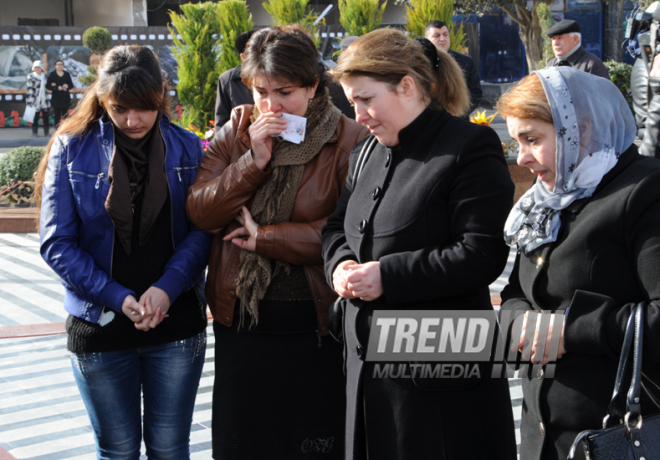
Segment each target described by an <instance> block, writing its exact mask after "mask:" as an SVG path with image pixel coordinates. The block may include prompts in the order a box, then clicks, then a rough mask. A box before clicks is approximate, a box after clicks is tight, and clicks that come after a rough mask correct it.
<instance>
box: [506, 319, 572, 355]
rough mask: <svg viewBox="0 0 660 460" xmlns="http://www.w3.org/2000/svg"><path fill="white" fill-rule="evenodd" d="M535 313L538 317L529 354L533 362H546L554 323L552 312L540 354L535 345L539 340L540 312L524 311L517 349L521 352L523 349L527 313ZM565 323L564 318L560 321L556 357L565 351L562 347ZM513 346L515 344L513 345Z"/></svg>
mask: <svg viewBox="0 0 660 460" xmlns="http://www.w3.org/2000/svg"><path fill="white" fill-rule="evenodd" d="M534 314H537V315H538V318H537V319H536V330H535V331H534V340H533V341H532V354H531V358H530V359H531V361H532V363H534V364H543V365H545V364H548V362H549V359H548V353H549V350H550V347H549V344H550V339H551V337H552V329H553V325H554V323H555V313H552V314H551V315H550V326H549V327H548V334H547V337H546V339H545V349H544V351H543V356H541V355H540V353H537V350H536V348H537V345H538V341H539V328H540V327H541V313H540V312H535V311H526V312H525V316H524V318H523V326H522V331H521V332H520V340H519V341H518V351H520V352H522V351H523V346H524V345H525V333H526V331H527V322H528V320H529V315H534ZM565 325H566V321H565V319H564V322H563V323H562V327H561V335H560V337H559V349H558V350H557V359H559V358H561V357H562V356H563V355H564V353H566V349H565V348H564V327H565ZM514 346H515V345H514Z"/></svg>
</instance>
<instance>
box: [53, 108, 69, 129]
mask: <svg viewBox="0 0 660 460" xmlns="http://www.w3.org/2000/svg"><path fill="white" fill-rule="evenodd" d="M68 110H69V109H68V107H53V118H54V119H55V120H54V121H53V123H54V124H55V126H56V127H57V126H58V125H59V124H60V123H61V121H62V120H64V119H65V118H66V117H67V113H68Z"/></svg>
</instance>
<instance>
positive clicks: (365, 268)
mask: <svg viewBox="0 0 660 460" xmlns="http://www.w3.org/2000/svg"><path fill="white" fill-rule="evenodd" d="M351 270H352V273H351V274H350V275H348V276H347V277H346V281H348V285H347V286H348V289H349V290H350V291H351V292H352V293H353V295H354V296H355V297H359V298H360V299H362V300H367V301H371V300H376V299H377V298H378V297H380V296H382V295H383V283H382V281H381V278H380V262H367V263H366V264H358V265H353V266H352V267H351Z"/></svg>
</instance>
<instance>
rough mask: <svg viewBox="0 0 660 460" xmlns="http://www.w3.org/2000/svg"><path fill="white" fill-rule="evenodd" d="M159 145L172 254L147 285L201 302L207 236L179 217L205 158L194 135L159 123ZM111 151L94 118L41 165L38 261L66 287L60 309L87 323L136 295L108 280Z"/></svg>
mask: <svg viewBox="0 0 660 460" xmlns="http://www.w3.org/2000/svg"><path fill="white" fill-rule="evenodd" d="M160 128H161V132H162V134H163V138H164V139H165V148H166V154H165V155H166V156H165V170H166V174H167V183H168V186H169V192H170V198H171V199H170V202H171V206H172V239H173V245H174V248H175V249H174V254H173V255H172V257H171V258H170V260H169V261H168V263H167V265H166V267H165V271H164V273H163V275H162V276H161V278H160V279H159V280H158V281H157V282H156V283H154V286H156V287H158V288H160V289H163V290H164V291H165V292H167V294H168V295H169V297H170V301H171V302H174V299H176V298H177V297H178V296H179V295H180V294H181V293H182V292H184V291H186V290H188V289H190V288H192V287H195V290H196V292H197V296H198V297H199V299H200V301H201V302H203V303H204V304H206V299H205V297H204V268H205V267H206V264H207V263H208V258H209V250H210V245H211V234H209V233H207V232H204V231H202V230H200V229H198V228H197V227H196V226H195V225H193V224H192V223H191V222H190V221H189V220H188V217H187V216H186V210H185V204H186V196H187V194H188V187H190V186H191V185H192V183H193V180H194V179H195V175H196V173H197V168H198V165H199V163H200V162H201V161H202V157H203V156H204V151H203V150H202V148H201V143H200V140H199V138H198V137H197V136H195V135H194V134H192V133H190V132H188V131H186V130H184V129H183V128H181V127H179V126H177V125H174V124H172V123H170V121H169V119H168V118H167V117H163V118H162V119H161V121H160ZM113 150H114V131H113V126H112V123H111V122H110V120H109V119H108V118H107V116H104V117H103V118H101V119H100V120H99V121H98V122H96V124H95V125H94V126H93V128H92V129H91V130H90V132H88V133H87V134H86V135H85V136H83V137H81V138H78V137H71V136H58V137H57V138H56V139H55V141H54V142H53V146H52V149H51V152H50V156H49V159H48V168H47V170H46V176H45V180H44V185H43V195H42V202H41V228H40V234H41V235H40V236H41V255H42V257H43V258H44V260H45V261H46V263H48V265H50V266H51V268H52V269H53V270H54V271H55V272H56V273H57V274H58V275H59V276H60V278H61V280H62V284H63V285H64V287H65V288H66V291H65V296H64V308H65V309H66V311H67V312H68V313H70V314H71V315H74V316H76V317H78V318H82V319H84V320H86V321H90V322H93V323H96V322H98V320H99V316H100V315H101V313H102V311H103V307H104V306H106V307H109V308H110V309H112V310H114V311H115V312H118V313H121V305H122V303H123V301H124V298H125V297H126V296H127V295H129V294H131V295H133V296H135V295H136V294H135V293H134V292H133V291H131V290H129V289H127V288H125V287H124V286H122V285H120V284H119V283H117V282H116V281H114V280H113V279H112V277H111V276H110V274H111V273H112V251H113V246H114V244H115V238H114V235H115V229H114V225H113V223H112V220H111V219H110V216H109V215H108V213H107V212H106V210H105V200H106V197H107V196H108V192H109V189H110V183H109V182H108V167H109V165H110V160H111V158H112V152H113Z"/></svg>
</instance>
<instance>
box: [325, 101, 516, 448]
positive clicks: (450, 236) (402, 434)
mask: <svg viewBox="0 0 660 460" xmlns="http://www.w3.org/2000/svg"><path fill="white" fill-rule="evenodd" d="M399 142H400V149H397V150H396V151H393V150H392V149H390V148H387V147H385V146H383V145H381V144H377V146H376V147H375V149H374V151H373V153H372V155H371V157H370V159H369V161H368V162H367V164H366V165H365V167H364V169H363V171H362V175H361V176H360V178H359V181H358V182H357V184H356V187H355V190H351V187H350V181H351V177H352V172H349V177H348V179H347V181H346V185H345V187H344V190H343V192H342V195H341V197H340V199H339V202H338V205H337V209H336V210H335V212H334V213H333V214H332V215H331V216H330V217H329V218H328V222H327V224H326V226H325V227H324V228H323V255H324V260H325V270H326V275H327V277H328V281H329V282H330V283H331V285H332V273H333V271H334V269H335V267H336V266H337V264H339V263H340V262H342V261H344V260H349V259H353V260H358V261H359V262H366V261H373V260H378V261H380V269H381V277H382V284H383V289H384V294H383V296H382V297H380V298H379V299H377V300H375V301H372V302H368V303H365V302H362V301H360V300H354V301H349V302H348V304H347V306H346V314H345V334H346V350H345V352H346V361H345V362H346V367H347V400H348V402H347V404H348V405H347V418H346V420H347V427H346V434H347V437H346V459H347V460H350V459H354V458H355V459H362V458H369V459H376V460H388V459H415V460H425V459H429V460H430V459H434V460H442V459H446V460H453V459H462V460H470V459H483V458H488V459H507V460H510V459H515V458H516V446H515V437H514V426H513V415H512V411H511V403H510V399H509V390H508V382H507V381H506V380H505V379H490V378H485V379H472V380H470V379H454V380H448V379H415V381H414V382H413V381H411V379H403V378H400V379H389V378H382V379H373V378H372V377H371V376H372V375H373V364H374V363H373V362H364V361H362V359H361V357H364V356H365V352H366V344H367V342H368V335H369V325H370V320H371V316H372V314H373V311H374V310H376V309H414V310H420V309H432V310H442V309H451V310H455V309H466V310H492V305H491V303H490V295H489V289H488V285H489V283H491V282H492V281H494V280H495V279H496V278H497V277H498V276H499V274H500V273H501V272H502V270H503V268H504V266H505V264H506V259H507V254H508V251H509V250H508V248H507V247H506V245H505V244H504V241H503V236H502V228H503V226H504V221H505V219H506V216H507V214H508V212H509V209H510V208H511V205H512V196H513V184H512V182H511V178H510V176H509V172H508V169H507V166H506V162H505V160H504V156H503V154H502V148H501V145H500V141H499V139H498V137H497V135H496V134H495V132H494V131H493V130H492V129H490V128H487V127H483V126H477V125H474V124H471V123H469V122H466V121H464V120H461V119H459V118H456V117H453V116H451V115H449V114H448V113H447V112H445V111H435V110H430V109H427V110H426V111H425V112H423V113H422V114H421V115H420V116H419V117H418V118H417V119H416V120H414V121H413V122H412V123H411V124H410V125H409V126H407V127H406V128H404V129H403V130H401V131H400V133H399ZM361 147H362V144H358V146H357V147H356V148H355V150H354V152H353V154H352V156H351V166H350V168H349V171H353V170H354V168H355V163H356V161H357V155H358V152H359V151H360V149H361ZM424 380H426V381H424ZM365 430H366V434H365ZM365 449H368V455H367V454H366V453H365V452H364V451H365Z"/></svg>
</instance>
